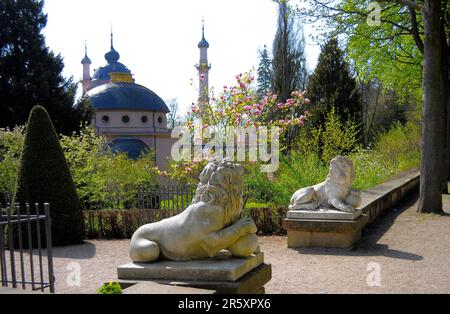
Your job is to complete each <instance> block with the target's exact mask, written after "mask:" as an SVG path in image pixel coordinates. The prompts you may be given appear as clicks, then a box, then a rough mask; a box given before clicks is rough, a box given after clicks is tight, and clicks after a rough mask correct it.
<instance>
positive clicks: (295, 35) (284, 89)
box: [272, 1, 308, 102]
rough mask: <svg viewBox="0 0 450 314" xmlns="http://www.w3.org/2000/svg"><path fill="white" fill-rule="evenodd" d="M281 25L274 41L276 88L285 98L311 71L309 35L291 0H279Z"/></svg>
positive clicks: (274, 77) (301, 83)
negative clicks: (308, 56)
mask: <svg viewBox="0 0 450 314" xmlns="http://www.w3.org/2000/svg"><path fill="white" fill-rule="evenodd" d="M278 10H279V13H278V26H277V33H276V35H275V40H274V43H273V60H272V67H273V76H272V89H273V91H274V92H275V93H276V94H277V95H279V101H280V102H284V101H286V100H287V99H289V97H291V93H292V92H293V91H294V90H296V89H302V88H304V87H305V86H306V81H307V79H308V71H307V68H306V58H305V54H304V49H305V38H304V36H303V29H302V27H301V25H300V24H299V20H298V19H297V18H296V17H295V16H294V15H292V14H291V12H290V9H289V6H288V1H282V2H280V3H279V8H278Z"/></svg>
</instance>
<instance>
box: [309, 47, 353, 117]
mask: <svg viewBox="0 0 450 314" xmlns="http://www.w3.org/2000/svg"><path fill="white" fill-rule="evenodd" d="M308 97H309V98H310V99H311V107H312V109H311V112H312V113H313V118H312V121H313V123H315V124H321V123H322V122H323V121H324V117H325V115H326V114H327V113H328V112H329V111H330V110H331V108H332V107H334V108H335V109H336V111H337V113H338V115H339V116H340V117H341V119H342V120H343V121H346V120H348V119H352V120H354V121H356V122H357V123H361V110H362V107H361V100H360V93H359V91H358V89H357V85H356V81H355V79H354V78H353V77H352V76H351V73H350V70H349V67H348V64H347V63H346V62H345V59H344V53H343V51H342V50H341V49H340V48H339V43H338V41H337V40H336V39H335V38H332V39H329V40H328V41H327V42H326V43H325V45H323V46H322V51H321V53H320V56H319V62H318V64H317V67H316V69H315V71H314V73H313V74H312V75H311V76H310V78H309V84H308Z"/></svg>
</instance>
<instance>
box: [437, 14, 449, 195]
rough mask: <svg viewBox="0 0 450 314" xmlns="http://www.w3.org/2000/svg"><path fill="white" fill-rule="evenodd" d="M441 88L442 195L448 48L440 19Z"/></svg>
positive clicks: (445, 165) (444, 187) (445, 189)
mask: <svg viewBox="0 0 450 314" xmlns="http://www.w3.org/2000/svg"><path fill="white" fill-rule="evenodd" d="M440 24H441V31H440V34H441V86H440V90H441V92H440V105H439V107H440V108H441V115H440V117H442V118H441V124H442V138H441V143H442V144H441V145H442V147H443V150H442V172H441V173H442V176H441V188H442V193H444V194H448V176H447V174H448V167H449V164H448V163H449V159H448V158H449V156H450V155H449V154H448V149H449V147H448V138H447V137H448V135H447V133H448V128H449V125H448V124H449V121H448V118H447V117H448V108H447V104H448V100H447V97H448V46H447V35H446V33H445V20H444V18H443V17H442V18H441V23H440Z"/></svg>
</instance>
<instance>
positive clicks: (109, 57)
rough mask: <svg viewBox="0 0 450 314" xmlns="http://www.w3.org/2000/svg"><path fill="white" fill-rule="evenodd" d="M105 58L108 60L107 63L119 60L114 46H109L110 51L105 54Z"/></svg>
mask: <svg viewBox="0 0 450 314" xmlns="http://www.w3.org/2000/svg"><path fill="white" fill-rule="evenodd" d="M105 59H106V61H108V63H110V64H111V63H114V62H117V61H119V59H120V54H119V53H118V52H117V51H116V50H115V49H114V48H112V47H111V51H110V52H107V53H106V54H105Z"/></svg>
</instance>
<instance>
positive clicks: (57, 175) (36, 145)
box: [13, 106, 85, 246]
mask: <svg viewBox="0 0 450 314" xmlns="http://www.w3.org/2000/svg"><path fill="white" fill-rule="evenodd" d="M13 203H20V204H25V203H30V204H34V203H40V204H43V203H50V216H51V219H52V239H53V244H54V245H55V246H64V245H72V244H79V243H82V242H83V240H84V239H85V225H84V219H83V212H82V209H81V206H80V202H79V200H78V196H77V192H76V189H75V185H74V182H73V180H72V176H71V174H70V170H69V167H68V165H67V161H66V158H65V156H64V153H63V150H62V148H61V145H60V143H59V139H58V136H57V134H56V131H55V128H54V127H53V124H52V121H51V119H50V117H49V115H48V113H47V111H46V110H45V109H44V108H43V107H41V106H36V107H34V108H33V109H32V110H31V113H30V118H29V121H28V125H27V132H26V136H25V143H24V147H23V151H22V156H21V160H20V167H19V173H18V178H17V187H16V194H15V196H14V201H13ZM43 238H44V236H43Z"/></svg>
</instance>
